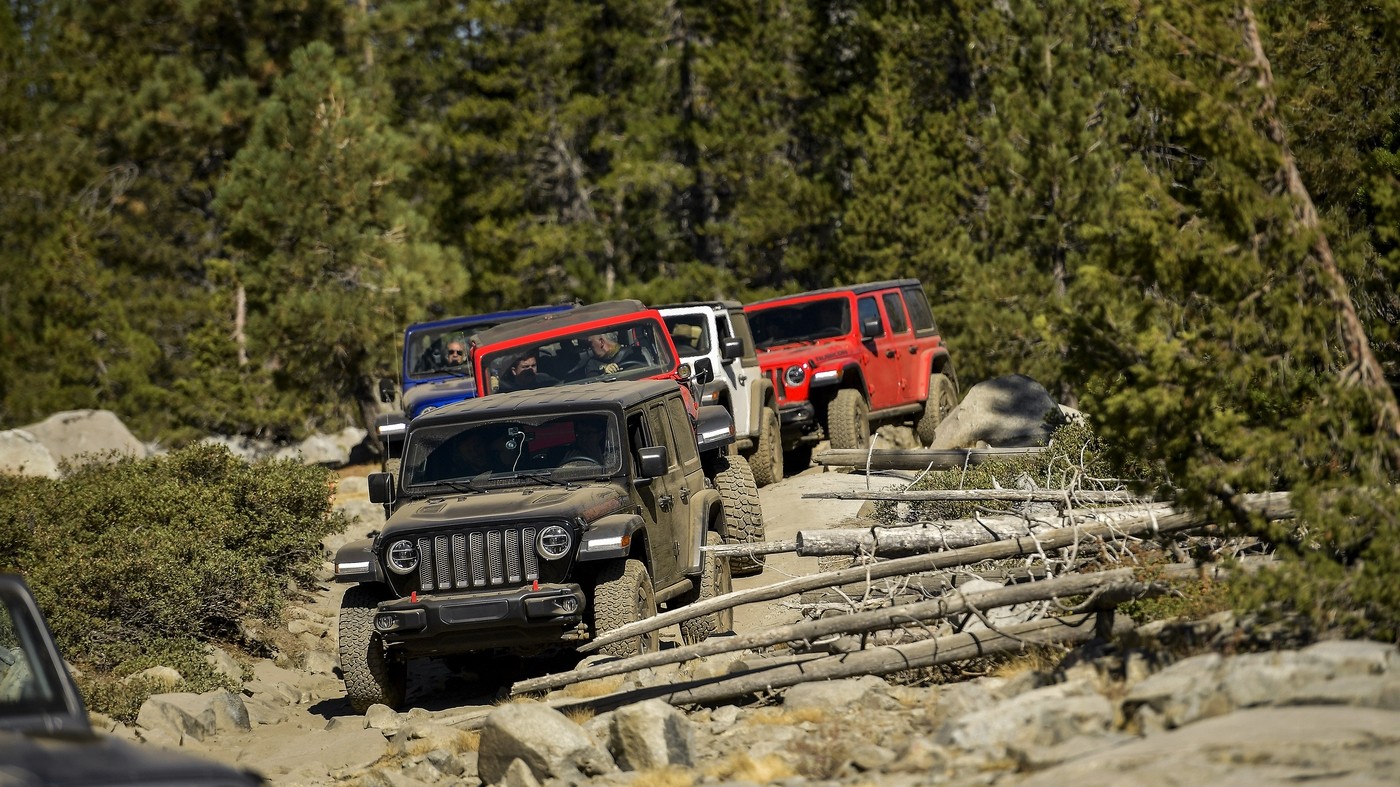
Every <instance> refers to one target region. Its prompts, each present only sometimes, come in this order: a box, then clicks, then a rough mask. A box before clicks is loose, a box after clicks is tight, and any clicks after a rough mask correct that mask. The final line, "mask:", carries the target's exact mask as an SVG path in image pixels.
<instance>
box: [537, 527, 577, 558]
mask: <svg viewBox="0 0 1400 787" xmlns="http://www.w3.org/2000/svg"><path fill="white" fill-rule="evenodd" d="M573 545H574V537H573V536H571V535H569V531H568V530H567V529H565V528H563V527H560V526H559V525H550V526H549V527H546V528H545V529H543V530H541V531H540V534H539V535H538V536H536V537H535V551H536V552H539V553H540V557H542V558H544V559H545V560H558V559H559V558H561V557H563V556H565V555H567V554H569V550H570V549H571V548H573Z"/></svg>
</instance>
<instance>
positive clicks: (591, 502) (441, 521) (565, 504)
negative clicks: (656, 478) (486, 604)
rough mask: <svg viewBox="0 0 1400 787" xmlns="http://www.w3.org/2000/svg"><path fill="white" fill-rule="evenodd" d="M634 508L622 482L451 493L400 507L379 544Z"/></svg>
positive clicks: (589, 517)
mask: <svg viewBox="0 0 1400 787" xmlns="http://www.w3.org/2000/svg"><path fill="white" fill-rule="evenodd" d="M631 505H632V501H631V498H629V497H628V495H627V492H626V491H625V490H624V489H623V487H622V486H621V484H619V483H615V482H608V481H590V482H587V483H583V484H574V485H572V486H567V487H565V486H530V487H522V488H515V489H498V490H490V491H487V492H481V493H476V494H473V493H471V492H465V493H456V492H453V493H448V494H442V495H435V496H433V497H429V498H426V499H423V500H414V501H410V502H408V503H405V504H404V505H402V506H400V507H399V509H398V510H397V511H395V512H394V515H393V516H392V517H390V518H389V521H388V522H386V523H384V530H383V531H382V533H381V535H380V541H381V543H382V542H383V541H384V540H386V539H388V538H390V537H391V536H395V535H400V534H403V533H408V532H415V531H419V530H437V529H441V528H442V527H443V525H450V526H452V527H462V526H467V527H470V526H473V525H482V526H485V525H494V524H500V523H501V522H512V523H514V522H521V521H525V520H536V521H539V520H545V519H553V520H560V519H568V520H574V519H579V518H582V519H583V520H585V521H588V522H591V521H594V520H596V519H598V518H599V517H602V516H607V515H608V514H612V513H616V512H618V511H622V510H624V509H626V508H628V507H630V506H631Z"/></svg>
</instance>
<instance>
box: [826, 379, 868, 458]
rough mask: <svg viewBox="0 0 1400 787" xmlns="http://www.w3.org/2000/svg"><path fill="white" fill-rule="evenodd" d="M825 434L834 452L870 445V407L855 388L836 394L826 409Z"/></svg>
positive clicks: (843, 389)
mask: <svg viewBox="0 0 1400 787" xmlns="http://www.w3.org/2000/svg"><path fill="white" fill-rule="evenodd" d="M826 420H827V434H828V435H830V436H831V447H832V448H833V449H836V450H840V449H849V448H865V447H867V446H869V445H870V405H868V404H866V402H865V397H864V396H862V395H861V392H860V391H858V390H856V389H855V388H842V389H841V390H840V391H837V392H836V398H835V399H833V400H832V402H831V406H830V407H829V408H828V409H827V415H826Z"/></svg>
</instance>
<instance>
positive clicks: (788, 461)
mask: <svg viewBox="0 0 1400 787" xmlns="http://www.w3.org/2000/svg"><path fill="white" fill-rule="evenodd" d="M811 464H812V444H811V443H798V444H797V445H795V446H793V447H792V448H789V449H787V450H786V451H783V472H785V473H800V472H802V471H803V470H806V469H807V468H808V467H810V466H811Z"/></svg>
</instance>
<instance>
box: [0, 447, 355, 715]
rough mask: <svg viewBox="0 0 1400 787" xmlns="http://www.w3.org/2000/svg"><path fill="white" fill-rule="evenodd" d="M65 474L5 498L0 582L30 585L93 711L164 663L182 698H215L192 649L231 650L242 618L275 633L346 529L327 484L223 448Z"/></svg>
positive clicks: (10, 490) (11, 485)
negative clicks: (326, 549)
mask: <svg viewBox="0 0 1400 787" xmlns="http://www.w3.org/2000/svg"><path fill="white" fill-rule="evenodd" d="M64 470H65V474H64V476H63V477H62V478H61V479H58V480H44V479H40V480H36V481H25V482H13V481H7V482H5V483H4V484H0V545H3V546H4V547H5V550H4V551H3V552H0V562H2V563H0V568H3V570H5V571H13V572H18V573H21V574H24V575H25V576H26V578H27V579H28V581H29V583H30V585H31V586H32V587H33V588H34V592H35V595H36V596H37V597H38V599H39V603H40V605H41V606H42V608H43V609H44V612H45V615H46V616H47V617H48V619H49V624H50V626H51V627H52V628H53V630H54V635H55V637H56V638H57V639H58V641H59V646H60V647H61V648H62V649H63V652H64V655H65V657H66V658H67V659H68V660H69V661H71V662H73V663H74V664H76V665H79V666H80V667H81V668H82V671H83V672H84V673H93V674H90V675H89V676H88V677H87V678H85V681H86V682H87V685H88V686H90V687H93V688H94V690H95V691H96V692H97V693H96V695H95V696H94V697H90V698H89V703H90V704H91V705H92V706H93V708H94V709H95V710H105V708H106V703H108V702H109V700H108V699H106V698H107V697H109V696H110V697H112V699H111V700H110V701H111V702H118V701H117V699H116V698H117V697H118V696H119V695H121V694H122V693H123V692H122V691H116V690H108V689H104V688H100V687H101V686H103V685H104V684H103V680H104V678H106V677H113V678H119V677H122V676H125V675H129V674H132V673H134V672H137V671H140V670H141V669H145V668H146V667H149V666H152V665H154V664H156V663H162V659H175V660H177V661H179V662H180V663H181V664H184V665H185V666H186V667H188V668H189V669H190V670H191V671H190V672H185V670H184V669H181V671H182V672H185V674H186V681H187V682H188V683H189V686H190V688H188V689H186V690H194V689H195V688H196V687H199V686H205V685H212V684H209V680H210V679H211V678H210V677H209V676H207V675H202V673H201V672H200V670H201V669H207V668H203V667H200V665H202V664H203V659H202V656H200V657H199V658H195V656H197V655H199V653H200V651H199V644H200V643H203V642H208V641H221V642H230V643H234V644H237V638H238V623H239V621H240V620H242V619H244V618H261V619H269V620H277V619H279V618H280V613H281V610H282V607H283V604H284V602H285V600H286V594H287V591H288V587H289V586H293V585H294V586H301V587H309V586H310V585H311V584H312V583H313V582H314V581H315V571H316V570H317V569H318V568H319V567H320V565H321V548H320V542H321V540H322V539H323V538H324V537H325V536H326V535H328V534H330V533H332V532H336V531H338V530H340V529H343V527H344V525H345V522H344V519H343V517H341V516H340V515H338V514H337V515H332V514H331V511H330V497H329V488H330V483H331V481H332V480H333V478H334V476H333V474H332V473H331V472H330V471H328V470H326V469H324V468H320V467H314V466H308V465H304V464H302V463H300V462H297V461H293V460H283V461H272V462H259V463H253V464H249V463H247V462H244V461H243V460H241V459H239V458H238V457H236V456H234V455H233V454H231V453H230V452H229V451H228V449H226V448H224V447H222V446H216V445H208V444H197V445H192V446H189V447H187V448H184V449H181V450H179V451H176V452H173V453H171V454H169V455H166V456H161V457H155V458H151V459H140V460H137V459H130V458H126V459H117V460H115V461H109V462H96V461H94V462H89V463H87V464H83V465H79V466H73V467H65V468H64ZM164 663H167V664H168V665H169V666H175V667H176V668H177V669H179V668H180V667H179V666H178V665H177V664H172V663H170V662H168V661H167V662H164ZM123 691H125V690H123ZM138 693H139V692H138ZM118 704H121V703H118ZM114 715H116V714H114Z"/></svg>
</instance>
